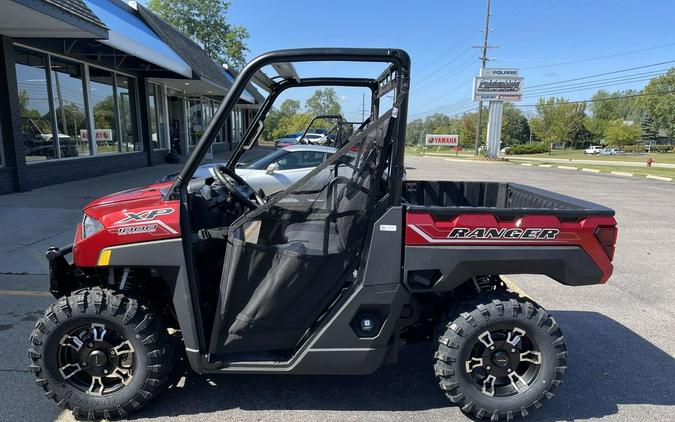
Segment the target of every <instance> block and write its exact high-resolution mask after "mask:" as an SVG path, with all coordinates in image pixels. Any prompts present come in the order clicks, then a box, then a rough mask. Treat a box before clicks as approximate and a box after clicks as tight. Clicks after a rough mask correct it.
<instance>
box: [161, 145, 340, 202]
mask: <svg viewBox="0 0 675 422" xmlns="http://www.w3.org/2000/svg"><path fill="white" fill-rule="evenodd" d="M335 151H337V149H335V148H332V147H324V146H319V145H291V146H288V147H284V148H280V149H278V150H276V151H274V152H272V153H270V154H267V155H265V156H264V157H262V158H259V159H257V160H255V161H253V162H251V163H249V164H243V165H241V166H237V168H236V169H235V172H236V173H237V175H239V176H241V178H242V179H244V181H246V183H248V184H249V185H251V186H252V187H253V188H255V189H256V190H258V189H262V190H263V192H265V195H267V196H269V195H272V194H274V193H276V192H279V191H281V190H284V189H286V188H287V187H288V186H290V185H292V184H293V183H295V182H297V181H298V180H300V178H302V177H303V176H305V175H306V174H307V173H309V172H310V171H312V169H314V167H316V166H318V165H319V164H320V163H321V162H322V161H324V160H325V159H326V157H328V156H329V155H332V154H334V153H335ZM219 165H227V162H221V163H209V164H203V165H201V166H199V167H197V170H196V171H195V174H194V176H192V178H193V179H195V178H206V177H215V168H216V167H217V166H219ZM177 175H178V173H172V174H169V175H167V176H165V177H163V178H161V179H159V180H158V183H162V182H167V181H170V180H174V179H175V178H176V176H177Z"/></svg>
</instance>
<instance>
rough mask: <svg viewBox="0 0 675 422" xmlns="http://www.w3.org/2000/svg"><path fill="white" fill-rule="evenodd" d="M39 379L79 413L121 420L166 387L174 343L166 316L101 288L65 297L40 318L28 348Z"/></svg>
mask: <svg viewBox="0 0 675 422" xmlns="http://www.w3.org/2000/svg"><path fill="white" fill-rule="evenodd" d="M28 356H29V358H30V366H29V369H30V370H31V372H33V373H34V374H35V376H36V380H35V382H36V383H37V384H38V385H40V386H41V387H42V388H43V389H44V391H45V397H47V398H51V399H53V400H54V401H56V402H57V403H58V405H59V406H60V407H61V408H63V409H70V410H72V411H73V415H74V416H75V418H77V419H87V420H98V419H102V418H106V419H119V418H122V417H124V416H126V415H129V414H130V413H132V412H135V411H136V410H138V409H140V408H141V407H143V406H144V405H145V404H146V403H148V402H149V401H150V400H152V399H153V398H154V397H155V396H156V395H157V394H158V393H159V392H160V391H161V390H162V388H163V387H164V385H165V384H166V381H167V373H168V371H169V370H170V367H171V347H170V346H169V339H168V333H167V331H166V328H165V326H164V324H163V322H162V318H161V316H160V315H158V314H156V313H154V312H152V311H151V310H150V309H149V308H148V307H147V306H146V305H144V304H143V302H142V301H140V300H139V299H134V298H130V297H127V296H125V295H123V294H120V293H117V292H114V291H112V290H108V289H102V288H100V287H94V288H87V289H82V290H78V291H76V292H73V293H71V294H70V295H69V296H66V297H62V298H60V299H59V300H58V302H57V303H56V304H54V305H51V306H50V307H49V308H47V310H46V311H45V315H44V316H43V317H42V318H40V319H39V320H38V321H37V323H36V324H35V329H34V330H33V333H32V335H31V337H30V344H29V349H28Z"/></svg>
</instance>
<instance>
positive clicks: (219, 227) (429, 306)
mask: <svg viewBox="0 0 675 422" xmlns="http://www.w3.org/2000/svg"><path fill="white" fill-rule="evenodd" d="M336 60H337V61H356V62H379V63H386V67H385V68H384V71H383V73H382V74H381V75H380V76H378V77H376V78H372V79H369V78H342V77H310V78H304V77H300V76H299V75H298V74H297V72H295V70H294V68H293V65H292V63H294V62H308V61H336ZM269 65H272V66H273V67H274V69H276V71H277V72H278V75H277V76H275V77H269V76H268V75H266V74H264V73H262V71H261V69H262V68H263V67H264V66H269ZM383 67H384V66H383ZM409 78H410V60H409V57H408V55H407V54H406V53H405V52H404V51H402V50H395V49H335V48H327V49H302V50H283V51H275V52H271V53H267V54H264V55H262V56H260V57H258V58H256V59H254V60H253V61H252V62H251V63H250V64H249V65H247V66H246V67H245V68H244V69H243V70H242V72H241V73H240V74H239V76H238V77H237V79H236V80H235V82H234V83H233V86H232V88H231V90H230V92H229V94H228V95H227V97H226V98H225V100H224V101H223V103H222V105H221V107H220V108H219V110H218V111H217V113H216V115H215V116H214V119H213V121H212V122H211V123H210V125H209V126H208V127H207V128H206V130H205V131H204V134H203V136H202V138H201V140H200V141H199V143H198V145H197V146H196V148H195V150H194V152H193V154H192V155H191V157H190V158H189V160H188V162H187V163H186V165H185V168H184V169H183V171H182V172H181V173H180V175H179V176H177V177H176V178H175V180H172V181H170V182H166V183H160V184H156V185H152V186H148V187H145V188H140V189H134V190H129V191H125V192H120V193H117V194H113V195H110V196H107V197H104V198H101V199H99V200H96V201H94V202H92V203H90V204H89V205H87V206H86V207H85V209H84V217H83V221H82V223H81V224H79V225H78V226H77V229H76V233H75V240H74V243H73V245H71V246H67V247H64V248H51V249H50V250H49V251H48V253H47V257H48V259H49V261H50V283H51V292H52V293H53V294H54V296H55V297H56V299H57V300H56V302H55V303H54V304H53V305H51V306H49V308H48V309H47V311H46V312H45V315H44V317H42V318H41V319H40V320H39V321H38V322H37V324H36V327H35V330H34V331H33V333H32V335H31V337H30V349H29V357H30V370H31V371H32V372H33V373H34V374H35V376H36V382H37V383H38V384H39V386H40V387H41V388H43V389H44V391H45V392H46V396H47V397H48V398H51V399H54V400H55V401H56V402H58V403H59V405H60V406H61V407H63V408H68V409H72V411H73V413H74V414H75V416H76V417H78V418H84V419H90V420H94V419H101V418H108V419H116V418H123V417H125V416H127V415H129V414H130V413H131V412H134V411H136V410H138V409H139V408H141V407H142V406H143V405H145V404H146V403H148V402H149V401H150V400H152V399H153V398H154V397H155V396H156V395H157V394H158V393H159V392H160V391H161V390H162V388H163V387H164V386H165V385H166V384H167V382H168V381H167V380H169V379H170V376H169V375H170V371H171V367H172V365H173V363H174V362H175V360H176V356H177V354H178V352H179V350H177V348H179V349H181V353H184V354H185V355H186V357H187V362H188V363H189V365H190V367H191V368H192V369H193V370H194V371H196V372H198V373H218V374H227V373H246V374H272V373H275V374H370V373H372V372H374V371H376V370H377V369H378V368H380V367H382V366H383V365H384V364H385V363H395V362H396V360H397V356H398V351H399V349H400V348H401V347H402V345H405V344H410V343H415V342H425V341H426V342H433V344H434V349H435V353H434V354H433V359H434V365H433V368H432V367H431V365H430V368H429V370H430V371H431V370H433V371H434V372H435V374H436V377H438V380H439V384H440V388H441V390H442V391H443V393H445V394H446V395H447V397H448V398H449V400H450V401H451V402H452V403H455V404H456V405H458V406H459V407H460V408H461V410H462V411H463V412H465V413H467V414H469V415H471V416H472V417H477V418H490V419H491V420H493V421H495V420H511V419H512V418H513V417H516V416H526V415H527V414H528V413H529V412H530V411H532V410H533V409H536V408H539V407H541V405H542V404H543V402H544V401H546V400H548V399H550V398H551V397H553V394H552V391H553V390H554V389H555V388H556V387H557V386H558V385H560V382H561V378H562V376H563V374H564V373H565V371H566V368H567V363H566V362H567V355H566V352H565V344H564V340H563V335H562V333H561V331H560V327H559V326H558V323H557V322H556V320H555V318H554V317H553V316H552V315H551V314H549V313H548V312H547V311H545V310H544V309H543V308H542V307H541V306H539V305H538V304H536V303H535V302H533V301H532V300H531V299H529V298H523V297H520V296H519V295H517V294H516V293H514V292H511V291H509V290H508V288H507V286H506V285H505V284H504V282H503V281H502V279H501V278H500V276H501V275H503V274H520V273H530V274H544V275H547V276H549V277H551V278H552V279H554V280H557V281H558V282H561V283H564V284H568V285H586V284H597V283H604V282H606V281H607V279H608V278H609V277H610V275H611V273H612V263H611V261H612V256H613V254H614V245H615V242H616V235H617V229H616V222H615V220H614V217H613V214H614V212H613V211H612V210H610V209H608V208H605V207H602V206H599V205H596V204H592V203H589V202H585V201H581V200H578V199H574V198H569V197H565V196H562V195H557V194H554V193H551V192H547V191H543V190H539V189H535V188H531V187H527V186H522V185H517V184H509V183H498V182H434V181H410V180H408V181H405V182H404V180H403V179H404V178H403V175H404V167H403V152H404V145H405V129H406V115H407V99H408V87H409ZM252 80H253V81H255V83H256V84H258V85H260V86H261V87H262V88H263V89H264V90H265V91H267V92H269V96H268V97H267V99H266V100H265V102H264V103H263V104H262V106H261V108H260V109H259V111H258V112H257V114H256V116H255V118H254V119H253V121H252V122H251V124H250V126H249V128H248V130H247V132H246V134H245V135H244V139H243V140H242V142H241V143H240V144H239V146H238V148H237V150H236V151H235V152H234V154H233V156H232V158H231V159H230V160H229V162H228V164H227V166H223V165H219V166H216V167H215V171H214V177H208V178H198V179H192V176H193V174H194V172H195V170H196V168H197V167H198V166H199V164H200V161H201V160H202V159H203V157H204V156H205V154H206V152H207V150H208V149H209V146H210V144H211V143H212V142H213V140H214V138H215V137H216V135H217V134H218V133H220V131H221V128H222V127H223V124H224V123H225V122H226V121H227V119H228V118H229V115H230V113H231V112H232V110H233V107H234V104H235V103H236V101H237V98H238V97H239V96H240V95H241V93H242V91H243V89H244V87H245V86H246V85H247V84H248V83H249V82H250V81H252ZM313 86H355V87H363V88H367V89H369V90H370V91H371V93H372V97H371V101H372V107H371V115H370V117H369V118H368V119H366V121H365V122H363V123H362V124H361V126H360V127H359V128H358V129H357V130H355V131H354V133H353V134H351V136H350V137H349V139H348V140H347V141H346V142H344V143H343V144H342V145H340V146H339V149H338V151H337V152H336V153H335V154H333V155H331V156H329V157H328V158H327V159H326V161H325V162H324V163H322V164H321V165H319V166H318V167H317V168H316V169H314V170H313V171H311V172H310V173H309V174H307V175H306V176H305V177H303V178H302V179H300V180H299V181H298V182H296V183H294V184H293V185H291V186H290V187H288V188H287V189H285V190H284V191H282V192H279V193H277V194H275V195H272V196H270V197H267V198H266V197H264V195H263V194H262V193H261V192H256V191H255V190H254V189H253V188H251V187H250V186H248V185H247V184H246V182H245V181H244V180H242V179H241V178H240V177H239V176H237V174H236V173H235V172H234V169H235V168H236V165H237V162H238V160H239V159H240V158H241V156H242V154H243V153H244V152H245V150H247V149H249V148H251V146H252V145H253V144H254V142H255V141H256V139H257V138H258V136H259V135H260V133H261V132H262V130H263V127H264V120H265V116H266V115H267V114H268V112H269V111H270V108H271V106H272V104H273V102H274V101H275V99H276V98H277V97H278V96H279V94H280V93H282V92H283V91H284V90H286V89H289V88H295V87H313ZM389 93H393V98H394V100H393V106H392V107H391V108H390V109H389V110H384V111H382V110H380V99H381V98H382V97H384V96H385V95H387V94H389ZM326 171H328V172H329V173H330V174H331V177H328V178H327V177H325V176H326ZM70 255H72V259H69V258H68V257H69V256H70ZM430 357H431V356H430ZM410 393H411V394H415V392H414V391H411V392H410Z"/></svg>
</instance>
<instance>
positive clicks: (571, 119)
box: [530, 97, 588, 149]
mask: <svg viewBox="0 0 675 422" xmlns="http://www.w3.org/2000/svg"><path fill="white" fill-rule="evenodd" d="M536 110H537V114H538V118H539V120H535V119H532V120H531V121H530V127H531V128H532V130H533V131H534V134H535V135H537V138H539V139H540V140H542V141H543V142H546V143H555V144H562V146H563V149H564V148H565V146H567V144H568V143H570V142H574V143H576V142H578V141H579V140H580V139H581V138H582V137H583V136H586V134H587V133H588V131H586V130H585V128H584V118H585V117H586V103H570V102H569V101H567V100H566V99H564V98H554V97H551V98H547V99H544V98H540V99H539V101H538V102H537V107H536Z"/></svg>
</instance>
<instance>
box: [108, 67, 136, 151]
mask: <svg viewBox="0 0 675 422" xmlns="http://www.w3.org/2000/svg"><path fill="white" fill-rule="evenodd" d="M115 77H116V79H117V107H118V109H119V114H118V115H119V119H120V141H121V143H122V144H121V145H120V149H121V151H122V152H133V151H140V150H142V149H143V148H142V147H141V143H140V140H139V139H138V136H137V126H136V101H135V100H134V99H135V98H136V87H135V86H134V79H133V78H130V77H128V76H124V75H115Z"/></svg>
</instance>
